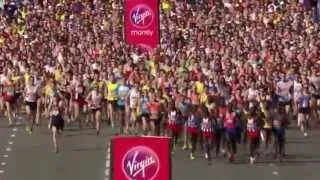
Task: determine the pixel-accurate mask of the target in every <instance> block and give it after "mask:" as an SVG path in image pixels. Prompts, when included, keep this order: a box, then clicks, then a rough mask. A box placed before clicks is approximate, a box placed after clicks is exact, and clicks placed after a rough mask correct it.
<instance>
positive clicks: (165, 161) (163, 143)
mask: <svg viewBox="0 0 320 180" xmlns="http://www.w3.org/2000/svg"><path fill="white" fill-rule="evenodd" d="M169 145H170V139H169V138H166V137H115V138H113V139H112V142H111V153H112V155H111V177H112V178H111V179H112V180H160V179H161V180H170V179H171V155H170V152H169Z"/></svg>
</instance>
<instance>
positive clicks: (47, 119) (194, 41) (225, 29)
mask: <svg viewBox="0 0 320 180" xmlns="http://www.w3.org/2000/svg"><path fill="white" fill-rule="evenodd" d="M108 2H109V3H105V1H103V0H88V1H81V0H73V1H68V0H64V1H63V0H61V1H58V0H32V1H31V0H30V1H23V2H21V3H19V5H18V4H17V2H15V1H7V2H6V4H5V6H4V8H3V9H2V10H1V11H0V30H1V32H0V33H1V34H0V63H1V65H0V67H1V77H0V83H1V92H2V96H1V108H0V110H1V112H2V114H1V115H2V116H5V119H8V122H9V125H13V124H14V122H15V121H16V120H17V119H18V118H19V117H20V116H22V114H24V113H26V115H24V117H25V118H24V123H25V127H26V132H28V133H29V134H32V132H33V129H34V128H36V125H40V124H45V123H48V126H49V128H50V129H52V132H53V142H54V149H55V151H56V152H58V149H59V148H58V143H57V137H58V134H59V133H61V132H62V130H63V128H64V123H65V121H66V123H67V124H69V123H72V124H77V125H78V126H79V128H81V127H83V126H91V127H92V126H93V127H94V128H95V129H96V132H97V135H101V134H102V132H101V129H102V125H103V124H105V123H104V122H107V123H108V124H109V125H110V126H111V127H112V128H118V127H119V128H118V130H117V131H118V134H120V135H156V136H158V135H165V136H170V137H172V152H174V151H175V148H176V147H177V145H179V143H180V142H183V143H182V145H183V147H182V148H183V149H184V150H187V149H190V156H189V158H190V159H194V158H195V156H194V154H195V152H196V147H197V146H198V144H200V147H201V148H203V149H204V150H205V158H206V159H211V158H212V155H211V152H214V153H215V154H216V155H219V154H220V153H221V152H222V153H223V154H225V155H226V156H227V157H228V159H229V160H230V161H233V160H234V158H235V155H236V154H237V144H238V143H245V142H248V143H249V147H250V148H249V149H250V163H254V162H255V159H256V157H257V156H258V155H259V151H258V149H259V145H260V141H261V142H263V144H264V145H263V146H262V148H265V149H269V148H270V147H269V145H270V144H271V143H274V146H273V147H274V148H275V157H276V158H279V159H280V160H281V159H282V158H283V155H284V145H285V137H286V134H285V129H286V128H287V127H288V126H289V125H290V126H292V125H293V124H294V123H295V122H296V123H295V124H296V126H298V127H299V129H300V130H301V131H302V135H303V136H308V128H309V127H310V126H315V125H316V124H317V122H319V121H320V120H319V117H320V64H319V59H320V58H319V57H320V49H319V48H320V38H319V37H320V29H319V24H316V23H315V22H313V14H312V13H313V12H314V11H312V9H308V8H306V7H304V6H302V5H301V4H299V3H297V2H296V1H293V0H291V1H289V0H287V1H286V0H283V1H268V0H265V1H257V0H234V1H227V0H224V1H218V0H201V1H199V2H197V3H192V1H190V2H189V3H186V2H185V1H184V0H163V1H161V6H160V8H161V20H160V22H161V42H160V46H159V48H157V49H155V50H154V51H152V52H150V53H144V52H142V51H140V50H139V49H138V48H137V47H134V46H130V45H126V44H125V42H124V39H123V36H122V28H123V22H122V15H123V8H122V7H123V5H122V4H121V2H119V0H114V1H108ZM199 142H200V143H199ZM260 149H261V148H260Z"/></svg>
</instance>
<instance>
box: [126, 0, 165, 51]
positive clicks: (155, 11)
mask: <svg viewBox="0 0 320 180" xmlns="http://www.w3.org/2000/svg"><path fill="white" fill-rule="evenodd" d="M124 8H125V10H124V11H125V12H124V24H125V28H124V33H125V39H126V43H127V44H131V45H138V46H140V47H142V48H143V49H146V50H152V49H154V48H156V47H157V46H158V44H159V43H160V23H159V20H160V18H159V0H125V2H124Z"/></svg>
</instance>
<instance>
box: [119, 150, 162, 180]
mask: <svg viewBox="0 0 320 180" xmlns="http://www.w3.org/2000/svg"><path fill="white" fill-rule="evenodd" d="M159 167H160V166H159V158H158V156H157V155H156V154H155V153H154V151H153V150H151V149H150V148H147V147H145V146H138V147H134V148H132V149H130V150H129V151H128V152H127V153H126V155H125V156H124V157H123V160H122V168H123V172H124V173H125V175H126V176H127V178H128V179H135V180H152V179H154V178H155V176H156V175H157V174H158V171H159Z"/></svg>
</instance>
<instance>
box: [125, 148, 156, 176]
mask: <svg viewBox="0 0 320 180" xmlns="http://www.w3.org/2000/svg"><path fill="white" fill-rule="evenodd" d="M138 155H139V152H138V151H136V152H135V153H134V156H133V158H132V160H131V161H130V160H129V162H128V163H127V168H129V170H130V175H132V176H133V177H135V176H137V175H138V174H139V173H142V177H143V178H144V177H145V170H146V168H147V167H149V166H151V165H153V164H155V163H156V160H155V159H154V158H153V157H152V156H150V157H147V158H145V159H144V160H142V161H140V162H137V161H136V159H137V156H138Z"/></svg>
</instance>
